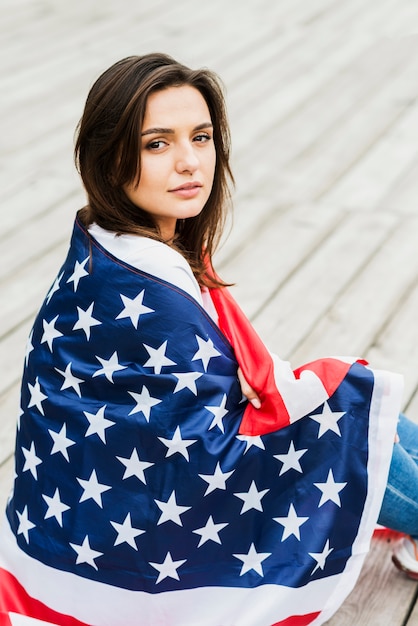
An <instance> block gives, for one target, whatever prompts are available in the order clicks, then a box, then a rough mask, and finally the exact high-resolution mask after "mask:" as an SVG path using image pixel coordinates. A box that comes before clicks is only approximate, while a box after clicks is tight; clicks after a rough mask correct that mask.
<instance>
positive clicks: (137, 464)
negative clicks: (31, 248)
mask: <svg viewBox="0 0 418 626" xmlns="http://www.w3.org/2000/svg"><path fill="white" fill-rule="evenodd" d="M214 302H215V306H216V308H217V310H218V314H219V323H220V328H218V327H217V326H216V325H215V324H214V322H213V321H212V320H211V318H210V317H209V316H208V315H207V314H206V313H205V311H204V310H203V309H202V308H201V307H200V305H199V304H197V303H196V302H195V301H194V300H193V298H191V297H190V296H188V295H187V294H186V293H184V292H183V291H181V290H179V289H177V288H176V287H174V286H173V285H170V284H168V283H166V282H164V281H162V280H159V279H157V278H155V277H153V276H150V275H148V274H145V273H143V272H140V271H138V270H136V269H134V268H132V267H130V266H128V265H126V264H124V263H122V262H120V261H118V260H117V259H115V258H114V257H112V256H111V255H109V254H108V253H107V252H106V251H105V250H104V249H103V248H101V247H100V246H99V245H98V244H97V243H96V242H95V241H94V240H92V239H91V238H90V237H89V235H88V233H87V232H86V231H85V230H84V228H83V227H82V226H81V225H80V224H79V223H78V222H76V225H75V229H74V234H73V238H72V242H71V246H70V251H69V254H68V257H67V259H66V261H65V263H64V265H63V267H62V268H61V270H60V272H59V274H58V276H57V279H56V280H55V282H54V284H53V285H52V287H51V289H50V291H49V293H48V295H47V297H46V299H45V302H44V304H43V306H42V308H41V310H40V312H39V315H38V317H37V319H36V321H35V324H34V327H33V329H32V332H31V334H30V337H29V340H28V344H27V350H26V359H25V369H24V375H23V381H22V394H21V415H20V418H19V424H18V431H17V441H16V479H15V483H14V489H13V492H12V494H11V496H10V499H9V502H8V506H7V514H6V517H5V520H4V524H3V527H2V531H1V536H0V624H2V623H4V624H6V623H7V624H9V623H11V624H17V625H18V624H20V623H21V622H20V621H19V619H20V616H23V615H25V616H29V617H30V618H32V619H33V620H34V622H33V623H34V624H36V623H37V622H36V621H35V620H43V621H44V622H49V623H53V624H60V625H61V624H62V625H81V624H89V625H95V626H102V625H103V626H104V625H109V626H117V625H121V626H122V625H123V626H129V625H139V626H142V625H144V626H158V625H164V626H165V625H167V626H169V625H173V626H175V625H179V626H187V625H193V626H195V625H196V624H199V626H205V625H207V626H220V625H222V626H228V625H229V626H232V625H235V626H272V625H275V626H279V625H281V626H305V625H308V624H320V623H323V621H325V620H326V619H328V618H329V617H330V616H331V615H332V613H333V612H334V611H335V610H336V609H337V608H338V606H339V605H340V604H341V602H342V601H343V600H344V598H345V597H346V595H347V594H348V593H349V591H350V590H351V588H352V587H353V585H354V583H355V581H356V578H357V576H358V573H359V570H360V567H361V565H362V562H363V559H364V556H365V554H366V552H367V549H368V546H369V542H370V537H371V534H372V532H373V529H374V525H375V522H376V519H377V516H378V513H379V510H380V504H381V500H382V497H383V492H384V488H385V484H386V478H387V473H388V467H389V462H390V457H391V450H392V444H393V437H394V432H395V427H396V418H397V414H398V411H399V404H400V388H401V383H400V379H399V378H398V377H397V376H394V375H391V374H386V373H383V372H374V371H372V370H370V369H369V368H368V367H365V366H364V365H363V364H361V363H358V362H353V363H347V362H345V361H344V360H338V359H324V360H323V361H320V362H316V363H314V364H311V365H309V366H305V367H304V368H301V369H300V370H298V371H297V372H294V373H293V372H290V371H289V369H288V366H287V365H286V364H283V363H282V362H279V361H277V362H276V363H275V364H274V362H273V360H272V357H271V356H270V355H269V354H268V352H267V351H266V350H265V348H264V346H263V345H262V344H261V341H260V340H259V339H258V337H257V336H256V335H255V334H254V331H253V330H252V328H251V326H250V325H249V322H247V321H246V320H245V317H244V316H243V314H242V312H241V311H240V310H239V309H238V307H237V306H236V305H235V303H234V302H233V300H232V299H231V298H230V296H229V294H228V292H227V291H226V290H217V291H216V294H215V292H214ZM238 363H239V364H240V366H241V367H242V369H243V372H244V374H245V376H246V378H247V380H248V381H249V382H250V383H251V384H252V385H253V386H254V388H255V389H257V390H258V391H259V393H260V395H261V399H262V404H263V405H262V409H260V413H257V411H256V410H253V409H251V407H250V405H248V403H247V402H246V401H243V399H242V394H241V390H240V386H239V382H238V379H237V365H238ZM2 616H3V617H2ZM1 619H4V620H9V621H4V622H2V621H1ZM25 623H26V622H25ZM28 623H29V622H28Z"/></svg>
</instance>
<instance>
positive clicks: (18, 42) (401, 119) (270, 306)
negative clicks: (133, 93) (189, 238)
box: [0, 0, 418, 626]
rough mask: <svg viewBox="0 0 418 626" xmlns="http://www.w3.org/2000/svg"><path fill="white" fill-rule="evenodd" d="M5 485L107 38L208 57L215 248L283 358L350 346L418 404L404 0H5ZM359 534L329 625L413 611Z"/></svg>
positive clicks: (414, 10) (377, 546)
mask: <svg viewBox="0 0 418 626" xmlns="http://www.w3.org/2000/svg"><path fill="white" fill-rule="evenodd" d="M0 8H1V15H2V17H1V20H0V46H1V51H2V64H1V66H0V93H1V97H0V111H1V116H0V125H1V128H0V131H1V132H0V137H1V140H0V199H1V232H0V246H1V260H2V263H1V265H0V285H1V293H2V296H1V304H2V306H1V308H0V345H1V350H0V368H1V370H0V371H1V377H0V500H1V504H2V505H3V503H4V502H5V499H6V497H7V493H8V492H9V489H10V487H11V484H12V474H13V460H12V454H13V439H14V432H15V423H16V416H17V413H18V391H19V377H20V373H21V369H22V362H23V356H24V352H25V341H26V336H27V334H28V331H29V329H30V325H31V323H32V319H33V316H34V314H35V312H36V309H37V308H38V306H39V303H40V302H41V299H42V298H43V296H44V294H45V292H46V290H47V288H48V286H49V285H50V283H51V282H52V280H53V278H54V275H55V273H56V271H57V269H58V267H59V265H60V263H61V261H62V258H63V255H64V252H65V249H66V246H67V242H68V238H69V234H70V230H71V225H72V220H73V217H74V213H75V211H76V209H77V208H79V207H80V206H81V205H82V204H83V192H82V190H81V187H80V184H79V181H78V178H77V175H76V174H75V171H74V167H73V163H72V141H73V131H74V128H75V125H76V123H77V120H78V118H79V116H80V114H81V109H82V106H83V102H84V99H85V96H86V93H87V90H88V88H89V86H90V85H91V83H92V81H93V80H94V79H95V78H96V76H97V75H98V74H99V73H100V72H101V71H102V70H104V69H105V68H106V67H107V66H109V65H110V64H111V63H112V62H114V61H116V60H117V59H119V58H122V57H124V56H127V55H130V54H141V53H145V52H149V51H155V50H161V51H164V52H168V53H170V54H172V55H173V56H175V57H178V58H179V59H181V60H183V61H184V62H185V63H187V64H190V65H192V66H200V65H207V66H209V67H211V68H213V69H214V70H216V71H218V73H219V74H220V75H221V76H222V78H223V80H224V82H225V84H226V87H227V95H228V103H229V109H230V119H231V126H232V132H233V148H234V150H233V166H234V171H235V175H236V180H237V189H236V193H235V216H234V227H233V230H232V233H231V235H230V236H229V238H228V239H227V240H226V242H225V243H224V245H223V247H222V249H221V250H220V251H219V253H218V267H219V269H220V270H221V272H222V273H223V275H224V277H225V278H226V279H228V280H231V281H234V282H236V283H237V285H236V287H235V288H234V289H235V294H236V297H237V298H238V300H239V301H240V302H241V304H242V306H243V308H244V309H245V310H246V312H247V313H248V314H249V315H250V317H251V318H252V320H253V321H254V323H255V325H256V327H257V328H258V330H259V332H260V334H261V335H262V336H263V338H264V339H265V340H266V342H267V343H268V345H269V346H270V347H271V349H272V350H274V351H276V352H278V353H279V354H280V355H281V356H283V357H285V358H288V359H290V360H291V361H292V362H293V363H294V364H295V365H297V364H298V363H301V362H304V361H307V360H310V359H311V358H314V357H317V356H321V355H325V354H358V355H362V356H365V357H366V358H368V359H369V360H370V361H371V362H373V364H374V365H376V366H377V367H384V368H390V369H394V370H396V371H399V372H401V373H403V374H404V376H405V400H404V408H405V409H406V410H408V413H409V414H410V416H411V417H413V418H414V419H417V416H418V368H417V350H416V347H415V346H416V345H417V344H418V324H417V321H416V320H417V311H418V250H417V248H418V211H417V199H418V141H417V139H418V105H417V98H418V80H417V77H418V4H417V3H416V1H415V0H346V1H345V2H339V1H338V0H246V2H239V1H238V0H231V1H230V2H222V0H211V2H203V1H201V0H200V1H199V0H193V1H192V0H177V1H176V2H170V1H169V0H155V1H154V2H152V3H145V2H138V1H135V0H117V1H116V0H108V1H107V2H103V1H99V0H73V1H72V2H65V1H64V0H58V1H57V2H50V1H48V0H0ZM391 542H392V537H391V536H389V535H383V536H381V537H380V538H379V539H376V540H374V541H373V545H372V551H371V554H370V555H369V557H368V558H367V560H366V565H365V568H364V570H363V573H362V576H361V579H360V581H359V582H358V584H357V586H356V588H355V590H354V592H353V593H352V594H351V596H350V598H349V599H348V600H347V601H346V603H345V604H344V605H343V607H342V608H341V609H340V611H339V612H338V613H337V615H336V616H335V617H334V618H333V619H332V620H331V621H330V622H329V624H330V626H352V625H353V624H358V625H359V626H374V625H375V626H401V625H402V626H418V608H417V606H416V604H415V599H416V595H417V585H416V584H415V583H413V582H412V581H408V580H407V579H406V578H405V577H404V576H403V575H402V574H400V573H399V572H397V571H396V570H395V569H394V568H393V567H392V565H391V562H390V544H391Z"/></svg>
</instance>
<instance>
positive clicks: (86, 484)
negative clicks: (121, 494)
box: [77, 470, 112, 509]
mask: <svg viewBox="0 0 418 626" xmlns="http://www.w3.org/2000/svg"><path fill="white" fill-rule="evenodd" d="M77 480H78V482H79V483H80V485H81V487H82V488H83V493H82V494H81V497H80V500H79V502H84V501H85V500H90V499H91V500H94V501H95V502H96V504H98V505H99V507H100V508H101V509H102V508H103V504H102V493H104V492H105V491H109V489H112V487H109V485H101V484H100V483H99V481H98V480H97V475H96V470H93V471H92V473H91V474H90V478H89V479H88V480H83V479H82V478H77Z"/></svg>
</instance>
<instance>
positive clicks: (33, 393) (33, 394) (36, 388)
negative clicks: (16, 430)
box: [28, 376, 48, 415]
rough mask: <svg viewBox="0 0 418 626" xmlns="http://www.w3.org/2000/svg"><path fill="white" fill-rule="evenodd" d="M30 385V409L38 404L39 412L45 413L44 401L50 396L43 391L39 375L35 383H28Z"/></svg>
mask: <svg viewBox="0 0 418 626" xmlns="http://www.w3.org/2000/svg"><path fill="white" fill-rule="evenodd" d="M28 387H29V393H30V400H29V404H28V409H30V408H31V407H32V406H36V408H37V409H38V411H39V413H41V415H45V413H44V410H43V408H42V402H43V401H44V400H46V399H47V398H48V396H46V395H45V394H43V393H42V391H41V386H40V384H39V378H38V376H37V377H36V379H35V384H34V385H31V384H30V383H28Z"/></svg>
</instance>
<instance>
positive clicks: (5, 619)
mask: <svg viewBox="0 0 418 626" xmlns="http://www.w3.org/2000/svg"><path fill="white" fill-rule="evenodd" d="M0 626H12V622H11V621H10V618H9V616H8V615H7V613H0Z"/></svg>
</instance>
